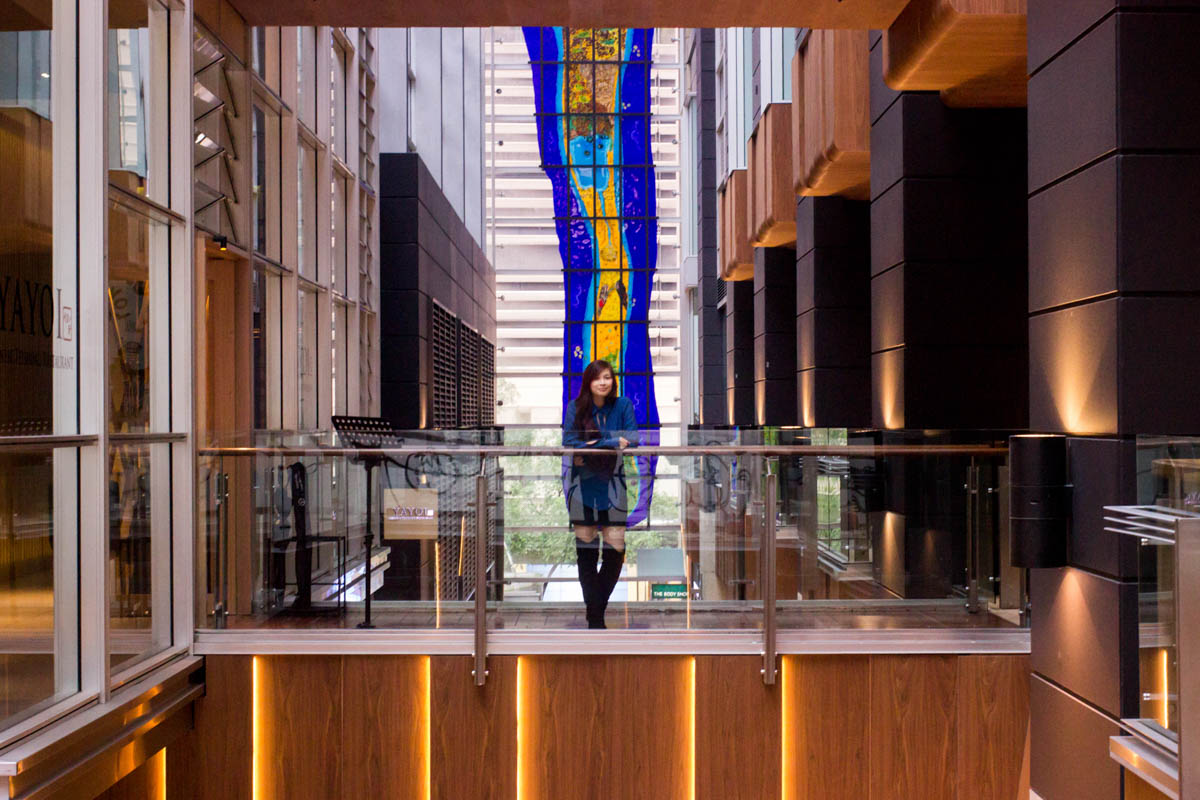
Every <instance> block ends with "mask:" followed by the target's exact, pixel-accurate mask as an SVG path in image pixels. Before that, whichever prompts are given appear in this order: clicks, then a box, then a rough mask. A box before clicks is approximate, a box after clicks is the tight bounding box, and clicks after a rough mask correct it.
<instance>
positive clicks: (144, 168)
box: [108, 0, 170, 204]
mask: <svg viewBox="0 0 1200 800" xmlns="http://www.w3.org/2000/svg"><path fill="white" fill-rule="evenodd" d="M168 22H169V13H168V12H167V9H166V8H165V7H164V6H163V5H162V4H161V3H159V2H157V0H140V1H139V0H117V1H115V2H112V3H110V4H109V31H108V180H109V182H110V183H111V184H112V185H113V186H116V187H118V188H120V189H124V190H125V191H127V192H132V193H134V194H138V195H142V196H145V197H148V198H150V199H151V200H154V201H156V202H159V203H163V204H166V203H167V202H168V197H167V188H168V180H167V172H168V170H169V168H170V167H169V163H168V159H167V143H168V132H169V128H168V124H167V121H168V113H167V112H168V104H167V83H168V81H167V80H166V76H167V75H168V67H167V58H168V52H167V25H168ZM152 77H154V78H155V79H154V80H152V79H151V78H152ZM160 77H161V79H159V78H160Z"/></svg>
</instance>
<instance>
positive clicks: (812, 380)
mask: <svg viewBox="0 0 1200 800" xmlns="http://www.w3.org/2000/svg"><path fill="white" fill-rule="evenodd" d="M870 236H871V228H870V204H869V203H866V202H862V201H857V200H847V199H846V198H843V197H803V198H801V199H800V202H799V203H797V204H796V357H797V361H796V389H797V394H798V401H799V408H798V415H799V416H798V417H797V421H798V424H800V425H803V426H805V427H808V428H831V427H836V428H841V427H846V428H854V427H867V426H869V425H870V424H871V293H870V292H871V288H870V287H871V271H870V270H871V261H870V258H871V256H870Z"/></svg>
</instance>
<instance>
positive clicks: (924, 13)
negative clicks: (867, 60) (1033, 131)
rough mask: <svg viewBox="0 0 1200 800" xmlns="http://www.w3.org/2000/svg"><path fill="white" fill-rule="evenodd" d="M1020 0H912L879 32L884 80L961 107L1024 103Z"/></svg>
mask: <svg viewBox="0 0 1200 800" xmlns="http://www.w3.org/2000/svg"><path fill="white" fill-rule="evenodd" d="M1025 8H1026V0H912V2H911V3H910V4H909V5H908V7H907V8H906V9H905V10H904V11H903V12H901V14H900V16H899V17H897V18H896V21H895V22H894V23H892V25H891V27H890V28H888V30H887V32H886V34H885V35H884V37H883V62H884V80H886V81H887V84H888V86H890V87H892V88H893V89H898V90H903V91H940V92H942V97H943V100H945V102H946V104H947V105H951V106H956V107H962V108H982V107H988V108H991V107H1012V106H1016V107H1019V106H1024V105H1025V102H1026V84H1027V74H1026V63H1025V62H1026V49H1025Z"/></svg>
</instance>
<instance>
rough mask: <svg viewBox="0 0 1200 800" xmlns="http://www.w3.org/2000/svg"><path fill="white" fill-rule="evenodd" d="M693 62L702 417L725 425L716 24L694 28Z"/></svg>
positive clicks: (702, 419)
mask: <svg viewBox="0 0 1200 800" xmlns="http://www.w3.org/2000/svg"><path fill="white" fill-rule="evenodd" d="M692 62H693V63H692V66H690V67H689V69H694V70H695V71H694V72H693V73H691V74H693V76H694V83H693V87H694V88H695V91H696V97H695V99H694V100H693V101H692V102H693V103H699V111H698V114H697V117H698V119H699V124H698V125H697V126H696V132H695V141H694V142H693V146H694V147H695V152H696V154H697V156H698V157H697V159H696V162H697V166H698V170H699V174H698V175H697V181H696V194H697V197H696V203H697V205H696V208H697V210H698V219H697V223H698V224H697V228H698V230H699V237H698V241H697V250H698V252H699V264H698V268H699V269H698V273H699V274H698V276H697V284H698V287H697V294H698V295H699V298H700V325H699V327H700V331H699V341H698V342H697V343H696V344H697V347H698V348H699V354H698V355H699V359H698V361H699V365H700V374H699V375H698V376H697V380H698V381H699V385H700V392H699V395H700V423H701V424H702V425H724V424H725V423H726V422H727V421H728V417H727V415H726V411H725V329H724V325H723V324H722V321H721V312H720V311H719V310H718V309H717V301H718V297H717V281H718V280H719V279H720V277H721V268H720V263H719V260H718V257H717V241H718V233H717V98H716V92H717V76H716V62H717V40H716V32H715V31H714V30H713V29H712V28H699V29H697V30H696V31H695V32H694V49H693V51H692Z"/></svg>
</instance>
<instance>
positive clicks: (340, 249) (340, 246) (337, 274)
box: [330, 177, 350, 294]
mask: <svg viewBox="0 0 1200 800" xmlns="http://www.w3.org/2000/svg"><path fill="white" fill-rule="evenodd" d="M346 210H347V209H346V181H345V179H344V178H340V177H339V178H335V179H334V181H333V215H332V220H333V233H332V235H333V265H332V267H333V268H332V269H331V270H330V282H331V284H332V285H333V287H334V288H336V289H337V290H338V291H340V292H341V293H342V294H349V293H350V286H349V284H348V283H347V273H346V258H347V255H348V253H349V251H350V248H349V247H347V246H346V245H347V242H346V236H347V234H348V231H349V226H348V225H347V224H346V223H347V219H346Z"/></svg>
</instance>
